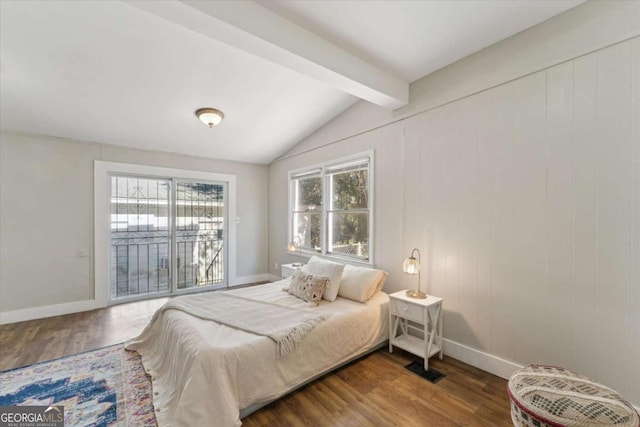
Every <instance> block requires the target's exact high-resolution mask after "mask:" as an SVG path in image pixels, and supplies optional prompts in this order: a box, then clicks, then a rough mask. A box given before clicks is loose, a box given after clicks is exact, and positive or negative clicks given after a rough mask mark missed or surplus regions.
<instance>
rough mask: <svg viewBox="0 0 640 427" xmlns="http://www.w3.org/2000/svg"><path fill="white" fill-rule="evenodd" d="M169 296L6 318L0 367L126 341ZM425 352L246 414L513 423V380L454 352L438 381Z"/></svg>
mask: <svg viewBox="0 0 640 427" xmlns="http://www.w3.org/2000/svg"><path fill="white" fill-rule="evenodd" d="M165 301H166V298H161V299H156V300H150V301H141V302H135V303H129V304H122V305H117V306H112V307H108V308H104V309H99V310H93V311H88V312H84V313H75V314H69V315H65V316H56V317H51V318H47V319H40V320H31V321H27V322H20V323H13V324H8V325H0V370H7V369H12V368H16V367H20V366H24V365H29V364H32V363H36V362H40V361H45V360H50V359H55V358H58V357H62V356H66V355H70V354H75V353H78V352H82V351H87V350H93V349H96V348H100V347H104V346H107V345H111V344H116V343H119V342H123V341H125V340H127V339H129V338H131V337H133V336H135V335H137V334H138V333H140V332H141V331H142V329H143V328H144V326H145V325H146V323H147V322H148V321H149V319H150V318H151V316H152V314H153V313H154V311H155V310H156V309H157V308H158V307H160V306H161V305H162V304H163V303H164V302H165ZM412 360H421V359H419V358H417V357H414V356H412V355H410V354H408V353H406V352H403V351H402V350H394V352H393V353H389V352H388V350H387V349H386V348H384V349H381V350H378V351H376V352H374V353H372V354H370V355H369V356H366V357H364V358H362V359H359V360H357V361H356V362H353V363H351V364H349V365H347V366H345V367H343V368H341V369H339V370H337V371H335V372H333V373H331V374H328V375H325V376H324V377H322V378H320V379H318V380H316V381H314V382H312V383H310V384H308V385H306V386H305V387H302V388H301V389H299V390H297V391H295V392H293V393H291V394H289V395H287V396H285V397H283V398H281V399H279V400H278V401H276V402H274V403H272V404H271V405H269V406H266V407H265V408H263V409H261V410H259V411H257V412H255V413H253V414H251V415H250V416H248V417H247V418H245V419H243V425H244V426H247V427H252V426H322V427H325V426H336V427H342V426H344V427H347V426H449V425H451V426H454V425H482V426H510V425H512V424H511V419H510V415H509V399H508V397H507V394H506V384H507V382H506V381H505V380H503V379H502V378H498V377H496V376H494V375H491V374H489V373H487V372H484V371H481V370H479V369H476V368H474V367H472V366H469V365H467V364H465V363H462V362H459V361H457V360H455V359H452V358H449V357H446V356H445V358H444V360H442V361H440V360H438V359H437V358H432V359H431V360H430V364H431V365H432V366H433V367H434V368H435V369H437V370H438V371H440V372H442V373H443V374H445V375H446V378H444V379H442V380H441V381H439V382H438V383H436V384H432V383H429V382H428V381H426V380H424V379H422V378H420V377H418V376H417V375H415V374H413V373H411V372H409V371H408V370H406V369H404V366H405V365H406V364H407V363H409V362H410V361H412Z"/></svg>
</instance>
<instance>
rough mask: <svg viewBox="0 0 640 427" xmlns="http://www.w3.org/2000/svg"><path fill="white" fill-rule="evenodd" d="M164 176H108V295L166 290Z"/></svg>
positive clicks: (167, 254)
mask: <svg viewBox="0 0 640 427" xmlns="http://www.w3.org/2000/svg"><path fill="white" fill-rule="evenodd" d="M169 189H170V181H169V180H167V179H152V178H148V179H147V178H137V177H126V176H112V177H111V201H110V214H111V215H110V216H111V220H110V222H111V224H110V225H111V260H110V268H111V275H110V277H111V283H110V287H111V289H110V291H111V298H112V299H116V298H123V297H128V296H134V295H141V294H153V293H158V292H167V291H168V290H169V266H170V235H169Z"/></svg>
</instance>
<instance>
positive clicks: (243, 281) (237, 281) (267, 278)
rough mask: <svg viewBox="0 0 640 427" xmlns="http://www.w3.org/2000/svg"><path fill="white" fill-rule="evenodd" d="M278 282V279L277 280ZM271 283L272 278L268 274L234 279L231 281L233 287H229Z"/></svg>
mask: <svg viewBox="0 0 640 427" xmlns="http://www.w3.org/2000/svg"><path fill="white" fill-rule="evenodd" d="M278 280H280V279H279V278H278ZM272 281H273V276H272V275H271V274H268V273H265V274H254V275H251V276H241V277H236V279H235V280H234V281H233V285H231V286H238V285H247V284H249V283H256V282H272Z"/></svg>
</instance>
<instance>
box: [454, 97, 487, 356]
mask: <svg viewBox="0 0 640 427" xmlns="http://www.w3.org/2000/svg"><path fill="white" fill-rule="evenodd" d="M477 101H478V98H477V97H470V98H466V99H463V100H461V101H460V102H459V103H458V117H457V128H458V134H457V135H458V147H459V148H458V158H459V165H460V166H459V187H460V189H459V196H458V197H459V202H458V203H457V206H456V208H457V209H458V211H459V222H458V225H457V227H456V228H457V232H458V242H457V248H458V251H457V254H454V260H453V264H454V267H455V266H458V268H457V270H458V283H457V298H458V300H459V309H460V315H459V316H457V318H458V325H457V326H458V327H459V328H460V330H459V331H458V339H459V340H460V341H459V342H466V343H469V344H468V345H471V346H473V347H478V344H479V343H478V338H477V337H478V335H477V330H476V327H477V326H476V321H477V318H478V316H477V311H478V310H479V309H480V308H481V307H480V306H479V305H478V298H477V287H476V281H477V271H476V262H477V253H478V247H477V242H476V228H477V224H476V207H477V206H478V199H479V198H480V197H481V196H480V193H479V192H478V190H479V189H478V181H477V175H478V173H477V167H478V163H477V160H478V159H477V149H476V147H477V138H478V130H477V108H478V104H477Z"/></svg>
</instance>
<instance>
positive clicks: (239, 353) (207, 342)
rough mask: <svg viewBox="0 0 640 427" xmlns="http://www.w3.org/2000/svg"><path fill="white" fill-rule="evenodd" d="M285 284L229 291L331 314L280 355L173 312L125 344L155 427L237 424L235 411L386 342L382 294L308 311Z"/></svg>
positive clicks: (270, 346)
mask: <svg viewBox="0 0 640 427" xmlns="http://www.w3.org/2000/svg"><path fill="white" fill-rule="evenodd" d="M287 282H288V281H281V282H276V283H269V284H266V285H261V286H253V287H248V288H242V289H237V290H233V291H229V292H231V293H233V294H236V295H241V296H244V297H248V298H253V299H257V300H260V301H269V302H274V303H277V304H281V305H285V306H290V307H296V308H300V309H306V310H309V311H311V312H316V313H326V314H331V316H330V317H329V318H328V319H327V320H325V321H322V322H320V323H319V324H317V325H316V326H315V328H314V329H313V330H312V331H311V332H310V333H309V334H308V335H307V336H306V337H305V339H304V340H303V341H302V342H301V343H299V344H298V346H297V348H296V350H295V351H294V352H292V353H290V354H288V355H287V356H286V357H284V358H281V359H277V358H276V351H275V343H274V342H273V340H271V339H270V338H267V337H264V336H259V335H254V334H251V333H248V332H243V331H239V330H236V329H232V328H230V327H227V326H224V325H220V324H217V323H215V322H212V321H209V320H203V319H199V318H196V317H193V316H190V315H189V314H186V313H183V312H181V311H176V310H169V311H166V312H164V313H163V314H162V315H160V316H158V317H157V318H156V320H155V321H154V322H153V323H152V324H151V325H150V326H149V327H148V328H147V329H145V331H144V332H143V333H142V334H141V335H140V336H139V337H137V338H134V339H133V340H132V341H130V342H129V343H128V344H127V349H129V350H136V351H138V352H139V353H140V355H141V356H142V362H143V364H144V367H145V370H146V371H147V373H148V374H149V375H150V376H151V378H152V383H153V394H154V396H153V403H154V407H155V411H156V419H157V421H158V425H159V426H160V427H165V426H200V425H202V426H204V425H207V426H221V427H228V426H239V425H240V424H241V422H240V417H239V410H240V408H246V407H248V406H250V405H252V404H254V403H258V402H264V401H268V400H271V399H274V398H277V397H279V396H281V395H283V394H285V393H286V392H287V391H290V390H291V389H293V388H295V387H296V386H297V385H299V384H301V383H303V382H304V381H306V380H308V379H310V378H313V377H314V376H316V375H317V374H318V373H320V372H323V371H325V370H327V369H330V368H332V367H334V366H337V365H339V364H340V363H342V362H344V361H346V360H348V359H350V358H351V357H352V356H353V355H355V354H359V353H361V352H364V351H366V350H368V349H370V348H372V347H374V346H375V345H376V344H378V343H380V342H382V341H384V340H385V339H386V338H387V337H388V332H387V331H388V311H387V310H388V304H387V302H388V296H387V295H386V294H384V293H382V292H379V293H377V294H376V295H374V297H373V298H372V299H371V300H369V301H368V302H367V303H366V304H361V303H357V302H353V301H349V300H345V299H342V298H338V299H337V300H336V301H335V302H331V303H330V302H327V301H322V303H321V304H320V305H319V306H318V307H314V308H309V307H308V304H307V303H306V302H304V301H302V300H300V299H298V298H296V297H294V296H291V295H289V294H287V293H286V292H282V287H283V286H286V284H287ZM256 320H257V321H259V320H260V319H256Z"/></svg>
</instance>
